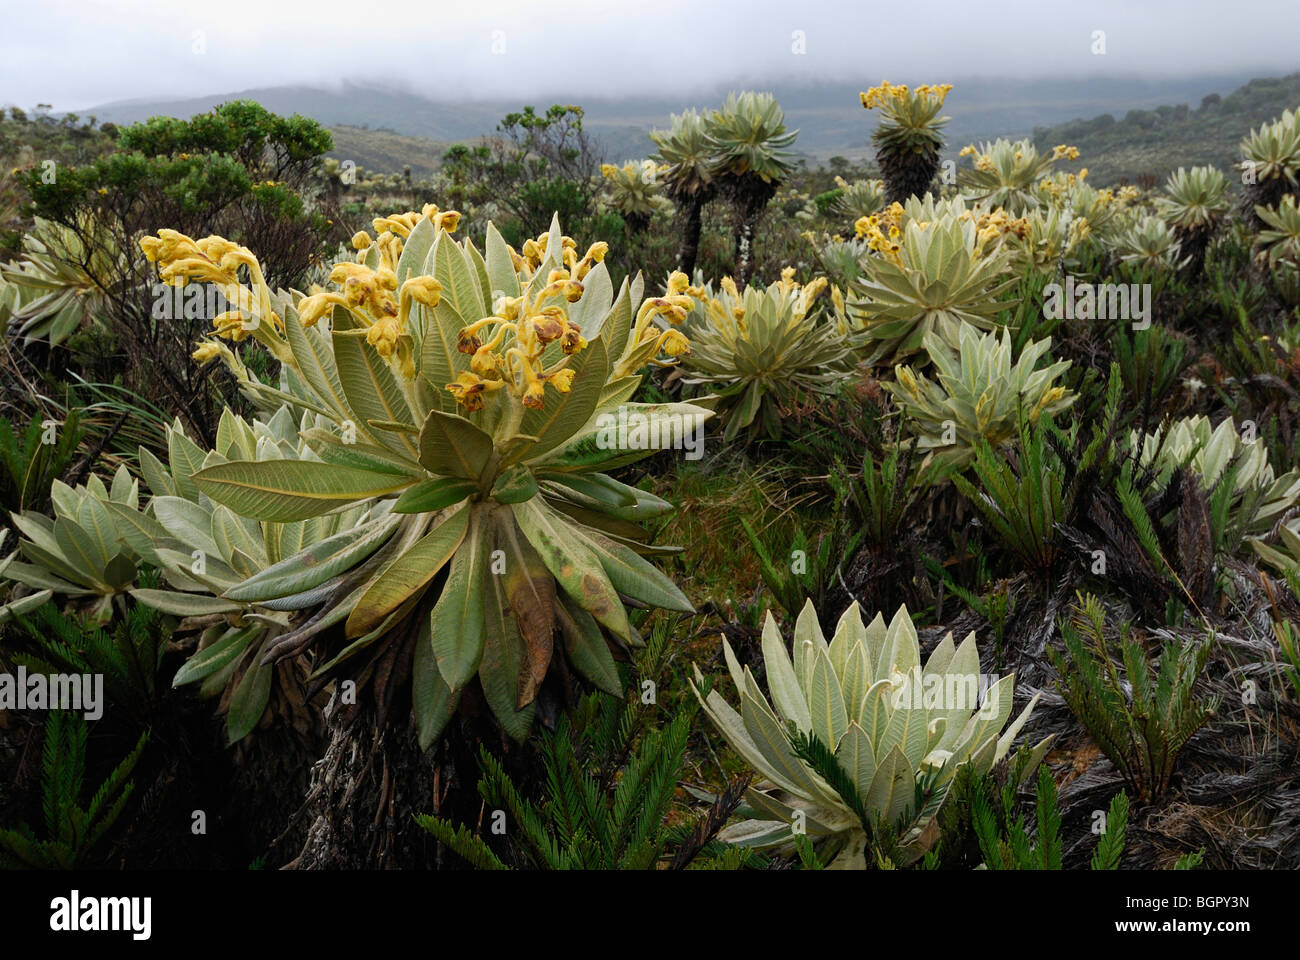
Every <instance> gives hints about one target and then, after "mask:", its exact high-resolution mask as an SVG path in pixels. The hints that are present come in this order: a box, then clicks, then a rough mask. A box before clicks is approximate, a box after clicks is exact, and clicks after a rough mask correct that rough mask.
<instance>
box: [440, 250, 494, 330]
mask: <svg viewBox="0 0 1300 960" xmlns="http://www.w3.org/2000/svg"><path fill="white" fill-rule="evenodd" d="M433 262H434V276H436V277H437V278H438V281H439V282H440V283H441V284H442V299H443V300H444V301H446V302H447V303H449V304H450V305H451V306H452V307H453V308H454V309H455V311H456V313H457V314H459V315H460V317H461V319H463V320H464V321H465V322H466V323H474V322H475V321H477V320H481V319H482V318H483V317H485V316H487V315H488V309H487V305H486V304H485V303H484V302H483V297H482V290H481V288H480V287H479V285H478V282H477V281H476V280H475V278H474V270H473V268H472V267H471V266H470V264H469V263H468V262H466V259H465V253H464V251H463V250H461V247H460V244H458V243H457V242H456V241H455V240H454V239H453V238H452V236H451V235H450V234H448V233H443V234H442V235H441V236H439V237H438V240H437V242H436V244H435V246H434V249H433Z"/></svg>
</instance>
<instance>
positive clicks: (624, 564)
mask: <svg viewBox="0 0 1300 960" xmlns="http://www.w3.org/2000/svg"><path fill="white" fill-rule="evenodd" d="M569 529H571V530H572V531H573V532H574V533H575V534H576V535H577V536H579V537H581V538H582V539H583V540H585V541H586V542H587V544H588V545H589V546H590V547H591V548H592V550H593V551H594V552H595V554H596V556H597V557H598V558H599V559H600V565H601V566H602V567H603V568H604V570H605V575H606V576H608V577H609V582H610V583H612V584H613V585H614V589H616V590H617V591H618V592H619V593H621V594H623V595H625V596H628V597H631V598H632V599H634V600H640V601H641V602H642V603H648V604H650V605H651V606H654V607H660V608H661V609H664V610H676V611H679V612H681V613H694V612H695V608H694V607H693V606H692V605H691V602H690V601H689V600H687V599H686V594H684V593H682V592H681V590H679V589H678V588H677V584H675V583H673V582H672V581H671V580H670V579H668V577H666V576H664V574H663V573H661V572H660V571H659V570H658V569H657V568H656V567H654V566H653V565H652V564H651V563H649V562H648V561H646V560H644V559H642V558H641V557H640V556H639V555H638V554H637V553H636V551H635V550H633V549H632V548H631V547H628V546H625V545H624V544H621V543H618V542H617V541H614V540H611V539H610V538H609V537H606V536H604V535H602V534H600V533H597V532H596V531H595V530H592V529H591V528H590V527H587V528H578V527H577V526H573V525H571V526H570V528H569Z"/></svg>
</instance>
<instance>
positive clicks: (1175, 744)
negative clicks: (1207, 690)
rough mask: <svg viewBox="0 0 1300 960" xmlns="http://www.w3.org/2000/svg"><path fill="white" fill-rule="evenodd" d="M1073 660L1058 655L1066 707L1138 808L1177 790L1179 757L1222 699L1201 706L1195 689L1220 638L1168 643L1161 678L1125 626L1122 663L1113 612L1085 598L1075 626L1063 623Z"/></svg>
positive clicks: (1055, 658)
mask: <svg viewBox="0 0 1300 960" xmlns="http://www.w3.org/2000/svg"><path fill="white" fill-rule="evenodd" d="M1060 626H1061V636H1062V639H1063V640H1064V642H1065V648H1066V652H1067V656H1062V655H1061V654H1060V653H1058V652H1057V651H1055V650H1052V651H1051V655H1052V662H1053V664H1054V665H1055V667H1056V670H1057V673H1058V674H1059V675H1060V679H1059V680H1058V681H1057V686H1058V688H1059V689H1060V691H1061V695H1062V696H1063V697H1064V698H1065V702H1066V703H1067V704H1068V705H1069V707H1070V710H1071V711H1072V712H1073V713H1074V715H1075V717H1076V718H1077V719H1078V720H1079V722H1080V723H1082V724H1083V725H1084V727H1085V728H1087V730H1088V733H1089V734H1090V735H1091V736H1092V738H1093V740H1094V741H1096V743H1097V745H1098V746H1099V747H1100V748H1101V750H1102V752H1103V753H1104V754H1106V756H1107V757H1109V758H1110V761H1111V762H1112V763H1113V764H1115V768H1116V769H1117V770H1118V771H1119V772H1120V775H1121V776H1122V777H1123V778H1124V782H1125V783H1126V784H1127V786H1128V788H1129V789H1130V790H1132V791H1133V793H1134V794H1135V795H1136V796H1137V798H1138V802H1139V803H1142V804H1146V803H1150V802H1152V801H1153V800H1154V799H1156V798H1157V797H1158V796H1160V794H1162V793H1163V792H1164V790H1165V789H1166V788H1167V787H1168V786H1169V781H1170V778H1171V777H1172V776H1173V771H1174V766H1175V763H1176V761H1177V759H1178V753H1179V751H1180V750H1181V749H1182V748H1183V746H1184V744H1186V743H1187V741H1188V740H1189V739H1191V737H1192V735H1193V734H1194V733H1195V732H1196V731H1197V730H1199V729H1200V728H1201V726H1202V725H1204V724H1205V723H1206V721H1207V720H1209V718H1210V716H1211V715H1212V714H1213V713H1214V711H1215V710H1216V709H1217V708H1218V699H1217V698H1211V699H1210V700H1208V701H1202V700H1198V699H1197V698H1196V697H1195V696H1194V694H1193V690H1194V687H1195V685H1196V681H1197V678H1198V677H1199V676H1200V673H1201V671H1202V670H1203V669H1204V667H1205V663H1206V661H1207V660H1208V659H1209V655H1210V650H1211V648H1212V647H1213V645H1214V635H1213V634H1212V633H1208V634H1207V635H1206V637H1205V640H1204V641H1202V642H1201V643H1197V644H1191V643H1189V644H1186V645H1177V644H1174V643H1173V642H1170V643H1167V644H1166V645H1165V648H1164V650H1163V652H1162V654H1161V656H1160V668H1159V673H1158V675H1157V676H1156V679H1155V682H1154V683H1152V677H1151V667H1150V664H1149V663H1148V660H1147V654H1146V651H1145V650H1144V649H1143V648H1142V645H1141V643H1139V642H1138V641H1137V640H1134V639H1133V638H1132V637H1131V636H1130V630H1129V625H1128V624H1124V625H1122V626H1121V635H1120V641H1119V646H1120V658H1119V659H1120V661H1121V662H1122V664H1123V669H1124V673H1125V676H1126V679H1127V681H1128V684H1129V686H1130V687H1131V689H1132V694H1131V696H1130V695H1128V694H1126V693H1125V690H1124V682H1123V680H1121V677H1120V673H1119V664H1118V663H1117V661H1116V657H1115V656H1114V652H1113V651H1112V650H1111V648H1110V645H1109V644H1108V643H1107V640H1106V637H1105V611H1104V610H1103V608H1102V605H1101V602H1100V601H1099V600H1098V599H1097V598H1096V597H1093V596H1088V597H1086V598H1081V604H1080V610H1079V612H1078V615H1077V616H1076V617H1075V618H1074V619H1070V618H1066V619H1063V620H1062V621H1061V624H1060Z"/></svg>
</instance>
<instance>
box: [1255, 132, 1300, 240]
mask: <svg viewBox="0 0 1300 960" xmlns="http://www.w3.org/2000/svg"><path fill="white" fill-rule="evenodd" d="M1241 153H1242V157H1243V160H1242V164H1241V169H1242V182H1243V184H1244V186H1243V188H1242V196H1241V204H1242V210H1243V212H1244V213H1245V215H1246V219H1247V220H1249V221H1251V226H1252V227H1254V228H1255V229H1258V228H1259V227H1260V226H1261V224H1260V221H1259V219H1258V216H1259V214H1258V211H1257V210H1256V207H1273V206H1277V204H1278V203H1279V202H1281V200H1282V198H1283V197H1284V196H1287V195H1288V194H1290V195H1292V196H1294V195H1295V194H1296V192H1297V190H1298V189H1300V179H1298V178H1300V114H1296V113H1294V112H1292V111H1290V110H1283V111H1282V116H1281V117H1279V118H1278V119H1276V120H1274V121H1272V122H1270V123H1265V124H1261V125H1260V126H1259V128H1258V129H1255V130H1252V131H1251V132H1250V133H1249V134H1248V135H1247V136H1246V137H1245V139H1243V140H1242V141H1241Z"/></svg>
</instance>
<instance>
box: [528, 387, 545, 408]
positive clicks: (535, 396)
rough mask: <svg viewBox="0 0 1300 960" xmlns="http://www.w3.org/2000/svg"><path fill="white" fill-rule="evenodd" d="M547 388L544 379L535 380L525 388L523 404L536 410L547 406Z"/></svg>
mask: <svg viewBox="0 0 1300 960" xmlns="http://www.w3.org/2000/svg"><path fill="white" fill-rule="evenodd" d="M545 392H546V391H545V388H544V387H543V385H542V381H540V380H533V381H531V382H530V383H529V384H528V386H527V388H525V390H524V396H523V404H524V406H525V407H531V408H532V409H534V410H540V409H542V407H544V406H546V396H545Z"/></svg>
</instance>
